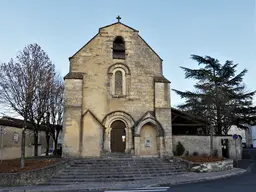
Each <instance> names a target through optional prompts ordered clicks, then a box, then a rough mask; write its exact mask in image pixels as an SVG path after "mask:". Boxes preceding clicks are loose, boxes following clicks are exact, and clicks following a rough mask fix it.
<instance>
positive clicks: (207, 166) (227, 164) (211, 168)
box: [190, 159, 233, 173]
mask: <svg viewBox="0 0 256 192" xmlns="http://www.w3.org/2000/svg"><path fill="white" fill-rule="evenodd" d="M230 169H233V160H230V159H227V160H224V161H217V162H209V163H201V164H200V165H196V166H193V167H192V168H191V169H190V170H191V171H193V172H199V173H203V172H218V171H226V170H230Z"/></svg>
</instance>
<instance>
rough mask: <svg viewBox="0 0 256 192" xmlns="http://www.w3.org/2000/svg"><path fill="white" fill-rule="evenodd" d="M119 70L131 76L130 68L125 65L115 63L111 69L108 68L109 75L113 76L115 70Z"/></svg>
mask: <svg viewBox="0 0 256 192" xmlns="http://www.w3.org/2000/svg"><path fill="white" fill-rule="evenodd" d="M117 68H121V69H123V70H124V71H125V74H126V75H130V74H131V71H130V69H129V67H127V66H126V65H125V64H123V63H115V64H113V65H111V66H110V67H109V68H108V73H109V74H113V72H114V70H115V69H117Z"/></svg>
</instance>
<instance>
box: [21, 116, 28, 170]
mask: <svg viewBox="0 0 256 192" xmlns="http://www.w3.org/2000/svg"><path fill="white" fill-rule="evenodd" d="M26 129H27V114H26V112H25V115H24V127H23V129H22V135H21V157H20V167H21V169H23V168H24V167H25V155H26V151H25V149H26Z"/></svg>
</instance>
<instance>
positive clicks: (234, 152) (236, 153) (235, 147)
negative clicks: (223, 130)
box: [213, 135, 242, 160]
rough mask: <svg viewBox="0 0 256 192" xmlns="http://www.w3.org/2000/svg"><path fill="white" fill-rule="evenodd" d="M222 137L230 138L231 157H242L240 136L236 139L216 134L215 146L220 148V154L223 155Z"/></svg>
mask: <svg viewBox="0 0 256 192" xmlns="http://www.w3.org/2000/svg"><path fill="white" fill-rule="evenodd" d="M221 139H228V149H229V152H228V154H229V158H230V159H236V158H237V159H238V160H240V159H242V141H241V139H240V138H238V139H237V140H236V141H235V140H234V139H233V137H232V135H230V136H215V137H214V139H213V148H214V149H217V150H218V155H219V156H221V155H222V148H221Z"/></svg>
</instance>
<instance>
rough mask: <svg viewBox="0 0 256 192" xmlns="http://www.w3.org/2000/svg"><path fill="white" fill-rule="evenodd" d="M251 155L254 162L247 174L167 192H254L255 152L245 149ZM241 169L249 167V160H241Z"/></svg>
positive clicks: (170, 189)
mask: <svg viewBox="0 0 256 192" xmlns="http://www.w3.org/2000/svg"><path fill="white" fill-rule="evenodd" d="M247 150H248V151H249V153H251V157H252V159H253V160H254V162H253V164H251V166H250V169H249V171H248V172H247V173H245V174H243V175H241V176H234V177H230V178H225V179H221V180H214V181H207V182H201V183H193V184H185V185H177V186H170V188H169V189H168V191H169V192H190V191H197V192H205V191H207V192H213V191H214V192H216V191H218V192H238V191H239V192H256V150H255V149H247ZM239 163H241V165H240V166H241V167H244V168H246V167H247V166H248V165H249V160H243V161H241V162H239Z"/></svg>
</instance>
